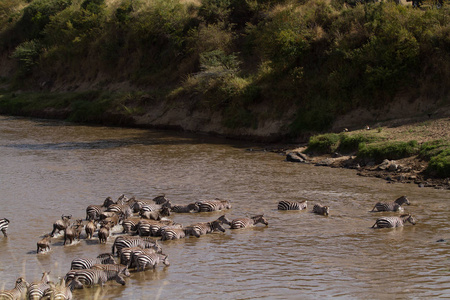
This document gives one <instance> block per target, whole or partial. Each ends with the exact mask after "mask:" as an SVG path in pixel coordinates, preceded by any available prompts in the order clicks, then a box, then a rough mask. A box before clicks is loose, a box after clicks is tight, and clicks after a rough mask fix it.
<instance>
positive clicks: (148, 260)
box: [133, 253, 170, 271]
mask: <svg viewBox="0 0 450 300" xmlns="http://www.w3.org/2000/svg"><path fill="white" fill-rule="evenodd" d="M133 259H134V264H135V265H136V271H144V270H145V268H146V267H147V266H152V267H153V269H155V268H156V266H157V265H158V264H159V263H160V262H162V263H164V265H166V266H170V263H169V259H168V257H167V255H165V254H159V253H137V254H136V255H134V257H133Z"/></svg>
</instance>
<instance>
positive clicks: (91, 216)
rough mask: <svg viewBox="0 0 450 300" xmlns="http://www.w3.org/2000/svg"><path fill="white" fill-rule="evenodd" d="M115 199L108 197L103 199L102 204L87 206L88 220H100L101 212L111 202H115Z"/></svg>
mask: <svg viewBox="0 0 450 300" xmlns="http://www.w3.org/2000/svg"><path fill="white" fill-rule="evenodd" d="M114 203H115V202H114V200H113V199H112V198H111V197H107V198H106V199H105V201H103V204H102V205H89V206H88V207H87V208H86V220H88V221H90V220H98V219H99V217H100V214H101V213H102V212H104V211H105V209H107V208H108V207H109V206H110V205H111V204H114Z"/></svg>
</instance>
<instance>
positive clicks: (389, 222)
mask: <svg viewBox="0 0 450 300" xmlns="http://www.w3.org/2000/svg"><path fill="white" fill-rule="evenodd" d="M406 222H409V223H411V224H413V225H416V219H414V217H413V216H411V214H404V215H401V216H400V217H383V218H379V219H377V220H376V222H375V224H373V226H372V228H393V227H403V225H404V224H405V223H406Z"/></svg>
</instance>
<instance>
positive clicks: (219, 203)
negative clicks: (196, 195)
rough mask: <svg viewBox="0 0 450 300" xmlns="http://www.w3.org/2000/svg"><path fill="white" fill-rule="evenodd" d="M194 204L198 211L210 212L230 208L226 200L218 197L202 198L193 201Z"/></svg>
mask: <svg viewBox="0 0 450 300" xmlns="http://www.w3.org/2000/svg"><path fill="white" fill-rule="evenodd" d="M195 204H196V205H198V207H199V209H198V211H199V212H211V211H219V210H224V209H230V208H231V204H230V202H229V201H228V200H220V199H214V200H202V201H197V202H195Z"/></svg>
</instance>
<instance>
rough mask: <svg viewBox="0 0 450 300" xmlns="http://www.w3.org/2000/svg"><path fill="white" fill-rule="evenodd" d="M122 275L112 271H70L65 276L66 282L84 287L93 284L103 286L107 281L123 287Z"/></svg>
mask: <svg viewBox="0 0 450 300" xmlns="http://www.w3.org/2000/svg"><path fill="white" fill-rule="evenodd" d="M121 274H122V273H120V272H117V271H114V270H94V269H84V270H71V271H69V272H68V273H67V274H66V277H65V280H66V282H70V281H72V280H73V281H75V284H77V285H80V283H81V284H82V285H84V286H92V285H95V284H100V285H102V286H103V285H104V284H105V283H106V282H107V281H108V280H115V281H116V282H118V283H120V284H122V285H125V280H124V279H123V278H122V276H121Z"/></svg>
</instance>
